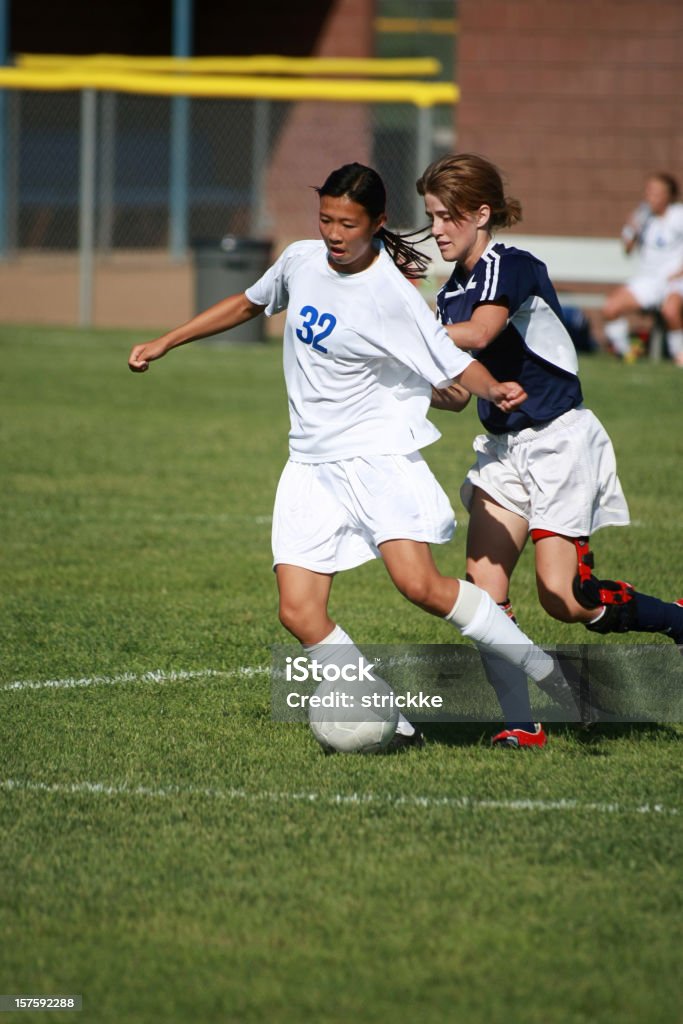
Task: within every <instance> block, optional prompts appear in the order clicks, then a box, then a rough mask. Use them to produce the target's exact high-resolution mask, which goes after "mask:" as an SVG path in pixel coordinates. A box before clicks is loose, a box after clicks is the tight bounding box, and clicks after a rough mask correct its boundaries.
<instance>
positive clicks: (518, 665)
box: [380, 540, 571, 734]
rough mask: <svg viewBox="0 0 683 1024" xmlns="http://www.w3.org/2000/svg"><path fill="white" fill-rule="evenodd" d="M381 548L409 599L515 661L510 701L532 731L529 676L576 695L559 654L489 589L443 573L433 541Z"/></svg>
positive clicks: (497, 654)
mask: <svg viewBox="0 0 683 1024" xmlns="http://www.w3.org/2000/svg"><path fill="white" fill-rule="evenodd" d="M380 552H381V555H382V558H383V559H384V564H385V565H386V567H387V571H388V572H389V575H390V576H391V578H392V580H393V582H394V584H395V585H396V586H397V587H398V589H399V590H400V591H401V593H402V594H403V595H404V596H405V597H407V598H408V600H409V601H412V602H413V603H414V604H416V605H418V606H419V607H420V608H423V609H424V610H425V611H427V612H430V613H431V614H432V615H438V616H440V617H442V618H444V619H446V620H447V621H448V622H450V623H452V624H453V625H454V626H456V627H457V628H458V629H459V630H460V632H461V633H462V635H463V636H466V637H468V638H469V639H471V640H473V641H474V643H475V644H476V645H477V647H478V648H479V650H480V651H481V652H482V653H483V654H484V655H491V656H493V657H495V658H496V659H497V660H498V661H503V662H505V663H507V664H508V666H510V667H511V668H510V671H509V672H508V677H509V678H508V687H510V686H511V687H512V690H513V691H515V692H513V693H512V694H511V695H509V706H510V707H511V708H512V707H513V708H514V711H513V714H514V715H515V720H519V718H520V717H521V718H522V720H523V724H525V725H528V726H529V727H530V729H529V731H531V730H534V734H535V728H534V726H533V725H532V723H531V721H530V719H531V710H530V708H529V704H528V690H527V679H526V677H527V676H531V677H532V678H533V679H535V680H536V681H537V682H538V683H539V685H541V686H553V687H555V686H557V687H560V688H562V689H563V690H566V691H567V697H568V698H569V700H571V694H570V692H569V690H568V687H567V686H566V682H565V681H564V677H563V676H562V673H561V671H560V670H559V668H558V666H557V664H556V663H555V661H554V660H553V658H552V657H551V656H550V655H549V654H547V653H546V652H545V651H543V650H541V649H540V648H539V647H537V646H536V645H535V644H533V643H532V642H531V640H530V639H529V638H528V637H527V636H526V635H525V634H524V633H523V632H522V631H521V629H520V628H519V627H518V626H517V624H516V623H515V622H514V620H513V619H511V618H510V617H509V616H508V615H506V613H505V612H504V611H503V610H502V609H501V608H499V607H498V605H497V604H496V603H495V601H493V599H492V598H491V597H490V596H489V594H488V593H487V592H486V591H485V590H482V589H481V588H479V587H477V586H475V585H474V584H472V583H470V582H469V581H466V580H457V579H454V578H452V577H448V576H443V575H441V573H440V572H439V570H438V569H437V567H436V565H435V563H434V559H433V557H432V553H431V550H430V548H429V546H428V545H427V544H422V543H419V542H417V541H411V540H391V541H386V542H384V543H383V544H381V545H380ZM514 670H519V671H518V672H515V671H514Z"/></svg>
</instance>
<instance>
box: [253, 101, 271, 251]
mask: <svg viewBox="0 0 683 1024" xmlns="http://www.w3.org/2000/svg"><path fill="white" fill-rule="evenodd" d="M253 104H254V119H253V138H252V143H251V224H250V231H251V233H252V235H253V236H254V237H255V238H258V237H259V236H260V235H261V234H262V233H263V232H264V231H265V229H266V204H265V196H264V191H265V190H264V184H265V181H264V179H265V169H266V167H267V166H268V131H269V122H270V102H269V101H268V100H254V101H253Z"/></svg>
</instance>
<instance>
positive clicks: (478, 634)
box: [445, 580, 554, 682]
mask: <svg viewBox="0 0 683 1024" xmlns="http://www.w3.org/2000/svg"><path fill="white" fill-rule="evenodd" d="M458 583H459V584H460V591H459V593H458V599H457V601H456V602H455V604H454V605H453V607H452V609H451V610H450V612H449V613H448V615H446V616H445V618H446V619H447V620H448V622H452V623H453V625H454V626H457V627H458V629H459V630H460V632H461V633H462V635H463V636H466V637H469V638H470V639H472V640H474V642H475V643H476V645H477V647H481V648H484V649H488V650H490V651H492V652H493V653H494V654H498V655H500V657H501V658H504V659H505V660H506V661H509V662H510V664H511V665H518V666H519V667H520V668H523V669H524V670H525V672H526V673H527V675H529V676H531V678H532V679H534V680H536V681H537V682H538V681H540V680H541V679H545V678H546V677H547V676H549V675H550V673H551V672H552V671H553V669H554V662H553V659H552V658H551V657H550V655H549V654H546V652H545V651H542V650H541V648H540V647H537V646H536V644H534V643H532V641H531V640H530V639H529V637H528V636H527V635H526V633H523V632H522V630H521V629H520V628H519V626H518V625H516V623H514V622H513V621H512V619H511V618H509V617H508V616H507V615H506V614H505V612H504V611H503V609H502V608H499V607H498V605H497V604H496V602H495V601H494V600H493V599H492V598H491V597H490V596H489V595H488V594H487V593H486V591H485V590H481V588H480V587H475V586H474V584H473V583H469V582H468V581H467V580H458Z"/></svg>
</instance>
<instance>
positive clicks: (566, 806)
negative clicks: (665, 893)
mask: <svg viewBox="0 0 683 1024" xmlns="http://www.w3.org/2000/svg"><path fill="white" fill-rule="evenodd" d="M0 790H6V791H9V792H20V793H22V792H23V793H46V794H55V795H59V796H90V795H92V796H105V797H120V796H123V797H144V798H147V799H152V800H172V799H177V798H181V799H182V798H188V797H189V798H192V797H199V798H202V799H209V800H216V801H225V802H230V803H245V804H263V803H270V804H284V805H291V804H309V805H318V806H322V807H342V806H349V805H351V806H367V805H374V806H379V807H382V806H383V807H408V808H410V809H415V808H419V809H423V810H431V809H445V810H456V811H527V812H542V813H549V812H564V813H567V812H577V813H587V814H593V815H603V814H622V815H623V814H655V815H664V816H674V815H678V814H680V809H679V808H678V807H666V806H665V805H664V804H661V803H646V804H630V805H629V804H619V803H584V802H582V801H580V800H572V799H562V800H482V799H479V798H476V797H469V796H443V797H439V796H394V795H392V794H390V793H316V792H300V793H297V792H287V791H280V790H263V791H258V790H246V789H211V788H206V789H202V788H195V787H188V788H184V789H183V788H181V787H179V786H167V787H156V788H154V787H150V786H127V785H111V784H108V783H104V782H72V783H59V782H55V783H48V782H31V781H28V780H24V779H0Z"/></svg>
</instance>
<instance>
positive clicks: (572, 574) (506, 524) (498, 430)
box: [417, 153, 683, 743]
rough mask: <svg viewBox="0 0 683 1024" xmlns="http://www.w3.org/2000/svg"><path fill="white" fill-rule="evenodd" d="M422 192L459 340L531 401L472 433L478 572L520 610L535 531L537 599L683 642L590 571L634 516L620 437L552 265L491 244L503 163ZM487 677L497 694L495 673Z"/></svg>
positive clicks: (440, 171) (500, 219) (507, 218)
mask: <svg viewBox="0 0 683 1024" xmlns="http://www.w3.org/2000/svg"><path fill="white" fill-rule="evenodd" d="M417 189H418V192H419V193H420V195H422V196H424V200H425V207H426V211H427V214H428V216H429V219H430V221H431V225H432V235H433V236H434V238H435V240H436V243H437V245H438V246H439V249H440V251H441V254H442V256H443V258H444V259H445V260H447V261H449V262H453V263H455V268H454V270H453V273H452V275H451V277H450V278H449V280H448V281H447V283H446V284H445V285H444V286H443V288H442V289H441V291H440V292H439V294H438V297H437V309H438V317H439V319H440V320H441V322H442V323H443V324H444V326H445V327H446V330H447V332H448V334H449V335H450V337H451V339H452V340H453V341H454V342H455V344H456V345H457V347H458V348H460V349H462V350H464V351H468V352H470V353H471V354H472V355H474V356H475V357H476V358H477V359H478V360H479V361H480V362H481V363H483V365H484V366H486V367H487V369H489V370H490V371H491V373H492V374H493V376H494V377H497V378H499V379H511V380H517V381H519V382H520V383H521V384H522V386H523V388H524V389H525V391H526V392H527V395H528V398H527V399H526V400H525V401H524V402H522V403H521V405H519V406H518V407H516V408H515V409H512V410H504V409H500V408H496V406H495V405H492V404H491V402H489V401H487V400H486V398H483V399H481V398H480V399H479V401H478V412H479V417H480V419H481V421H482V423H483V425H484V427H485V428H486V431H487V433H486V434H482V435H480V436H479V437H477V439H476V440H475V443H474V450H475V452H476V462H475V464H474V465H473V466H472V468H471V469H470V471H469V473H468V474H467V477H466V479H465V482H464V484H463V488H462V491H461V497H462V500H463V503H464V504H465V507H466V508H467V509H468V510H469V512H470V524H469V530H468V538H467V576H468V579H470V580H472V581H473V582H474V583H476V584H477V585H478V586H480V587H482V588H483V589H485V590H487V591H488V593H489V594H491V596H492V597H493V599H494V600H495V601H496V602H498V604H499V605H500V606H501V607H502V608H505V609H506V610H507V611H508V613H509V614H512V612H511V608H510V602H509V597H508V589H509V582H510V577H511V575H512V573H513V571H514V568H515V566H516V564H517V561H518V559H519V556H520V554H521V552H522V550H523V548H524V546H525V544H526V542H527V539H528V537H529V536H531V539H532V541H533V543H534V546H535V560H536V578H537V585H538V593H539V598H540V601H541V604H542V606H543V608H544V609H545V610H546V611H547V612H548V613H549V614H550V615H552V616H553V617H554V618H556V619H559V620H560V621H562V622H583V623H584V625H586V626H587V627H588V629H591V630H594V631H596V632H599V633H609V632H627V631H631V630H637V631H642V632H648V633H664V634H665V635H667V636H671V637H672V638H673V639H674V640H675V642H676V643H678V644H681V643H683V607H681V606H680V604H679V603H670V602H663V601H659V600H658V599H656V598H653V597H649V596H647V595H645V594H641V593H639V592H637V591H636V590H634V589H633V587H631V586H630V584H627V583H624V582H622V581H613V580H600V579H597V578H596V577H595V576H594V575H593V573H592V568H593V557H592V554H591V552H590V549H589V545H588V540H589V537H590V535H591V534H592V533H593V532H594V531H595V530H597V529H600V527H603V526H610V525H612V526H624V525H626V524H628V522H629V516H628V507H627V505H626V501H625V498H624V495H623V492H622V489H621V485H620V483H619V479H618V476H617V472H616V462H615V457H614V451H613V448H612V444H611V441H610V439H609V437H608V435H607V433H606V431H605V429H604V428H603V426H602V424H601V423H600V422H599V421H598V419H597V418H596V417H595V416H594V415H593V413H592V412H591V411H590V410H589V409H586V408H585V407H584V405H583V395H582V392H581V384H580V381H579V378H578V363H577V358H576V353H575V350H574V346H573V344H572V341H571V338H570V337H569V335H568V333H567V331H566V330H565V327H564V324H563V320H562V314H561V310H560V306H559V302H558V299H557V296H556V294H555V290H554V288H553V286H552V284H551V282H550V280H549V277H548V273H547V270H546V268H545V266H544V264H543V263H542V262H541V261H540V260H538V259H536V257H535V256H533V255H532V254H531V253H529V252H524V251H522V250H519V249H516V248H514V247H512V246H506V245H503V244H502V243H499V242H495V241H494V238H493V233H494V231H495V230H496V229H497V228H505V227H511V226H512V225H513V224H515V223H516V222H517V221H519V220H520V218H521V212H522V211H521V206H520V204H519V202H518V201H517V200H516V199H512V198H510V197H508V196H506V195H505V194H504V190H503V183H502V180H501V176H500V173H499V171H498V169H497V168H496V167H495V166H494V165H493V164H491V163H490V162H489V161H488V160H486V159H484V158H483V157H480V156H476V155H472V154H467V153H460V154H457V155H454V156H446V157H443V158H442V159H441V160H437V161H436V162H435V163H433V164H431V165H430V166H429V167H428V168H427V170H426V171H425V172H424V174H423V175H422V177H421V178H420V179H419V181H418V182H417ZM468 400H469V396H467V395H462V394H461V395H457V393H455V390H454V389H451V390H450V391H448V392H441V393H440V392H439V391H438V390H437V391H435V395H434V399H433V404H434V405H435V406H436V407H437V408H446V409H452V410H459V409H461V408H463V407H464V405H465V404H466V403H467V401H468ZM489 677H490V679H491V682H492V684H493V685H494V686H495V687H496V688H497V689H498V688H499V687H498V683H497V680H496V678H495V671H494V672H493V673H490V674H489ZM517 738H518V740H519V739H520V737H517ZM521 742H522V743H523V742H524V736H522V737H521Z"/></svg>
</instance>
